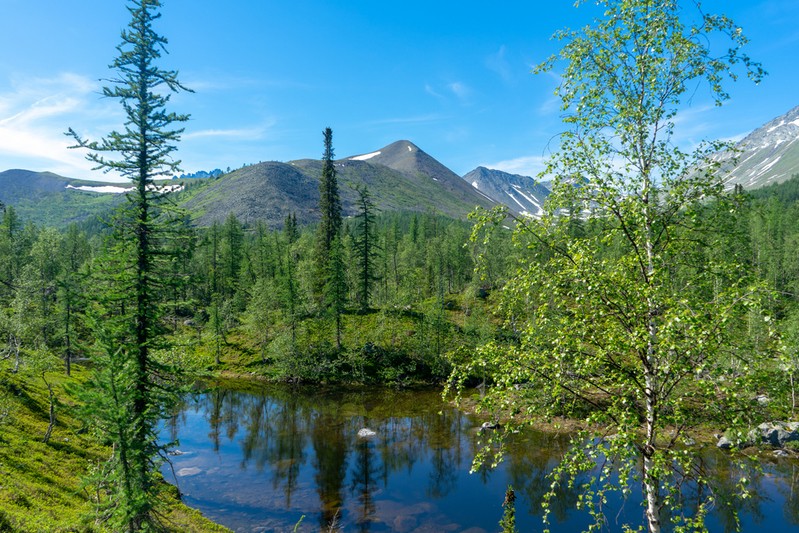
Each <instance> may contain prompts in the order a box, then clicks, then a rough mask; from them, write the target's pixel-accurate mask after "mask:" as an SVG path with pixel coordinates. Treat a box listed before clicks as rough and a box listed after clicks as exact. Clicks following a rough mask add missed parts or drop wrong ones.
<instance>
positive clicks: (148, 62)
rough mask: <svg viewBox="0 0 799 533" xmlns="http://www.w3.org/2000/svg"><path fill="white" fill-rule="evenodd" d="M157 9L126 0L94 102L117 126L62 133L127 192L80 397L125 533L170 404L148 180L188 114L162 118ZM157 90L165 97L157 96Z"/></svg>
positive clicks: (146, 508) (155, 221)
mask: <svg viewBox="0 0 799 533" xmlns="http://www.w3.org/2000/svg"><path fill="white" fill-rule="evenodd" d="M159 8H161V2H160V0H131V1H130V2H129V4H128V6H127V9H128V11H129V12H130V15H131V21H130V23H129V25H128V27H127V28H126V29H125V30H123V31H122V43H121V44H120V45H119V46H118V47H117V50H118V52H119V55H118V56H117V57H116V59H115V60H114V61H113V63H112V64H111V65H110V68H111V69H112V70H113V71H114V72H115V74H116V75H115V77H113V78H112V79H110V80H109V83H110V86H106V87H104V88H103V95H104V96H106V97H108V98H114V99H117V100H119V102H120V104H121V105H122V108H123V109H124V111H125V116H126V121H125V124H124V129H123V130H122V131H112V132H111V133H109V134H108V135H107V136H106V137H105V138H103V139H102V140H100V141H99V142H98V141H88V140H85V139H84V138H82V137H80V136H79V135H78V134H77V133H76V132H75V131H73V130H72V129H71V128H70V130H69V132H68V135H70V136H71V137H72V138H73V139H74V140H75V141H76V145H75V147H76V148H84V149H87V150H89V154H88V155H87V159H89V160H90V161H92V162H93V163H95V164H96V167H95V168H96V169H98V170H103V171H105V172H111V171H113V172H116V173H118V174H120V175H122V176H123V177H126V178H128V179H130V180H132V182H133V185H134V188H133V191H132V192H131V193H129V194H128V197H127V198H128V202H127V205H126V206H124V207H123V208H122V209H121V210H120V212H119V213H118V214H117V216H116V218H115V220H114V235H113V239H114V242H113V243H112V248H111V250H110V251H109V253H108V257H107V258H105V260H104V263H105V266H106V268H105V269H104V273H105V275H106V276H107V277H106V279H105V281H106V284H107V285H106V287H107V290H106V291H105V293H104V294H101V295H100V296H99V298H98V300H99V301H98V303H99V304H100V305H99V306H98V308H99V309H101V311H100V312H99V316H97V317H95V318H94V325H95V335H96V337H97V338H98V341H99V343H100V344H101V345H102V346H103V348H104V349H103V356H102V358H101V361H102V364H100V365H99V367H98V370H97V372H96V373H95V376H94V378H93V380H92V382H91V386H90V390H89V392H88V394H87V397H88V399H89V404H88V406H89V409H90V411H91V414H92V416H93V417H94V418H95V420H96V421H97V423H98V426H99V427H100V428H101V429H102V432H103V437H104V438H105V439H107V440H110V441H111V442H112V443H113V445H114V453H113V455H112V457H111V458H110V460H109V464H108V468H107V469H106V472H107V473H108V474H109V476H108V480H107V481H110V482H111V483H113V484H114V485H115V486H116V488H117V490H116V496H115V498H113V499H112V500H109V501H108V502H107V505H106V507H105V512H106V514H107V516H106V518H107V519H108V520H109V522H110V524H111V526H112V527H113V528H114V529H118V530H127V531H140V530H148V529H152V527H154V526H155V524H156V512H155V510H156V506H157V503H158V497H159V491H160V483H159V482H158V476H157V457H158V455H159V452H161V449H162V448H161V446H160V445H159V444H158V440H157V435H156V430H155V428H156V424H157V422H158V421H159V420H160V419H161V418H162V417H163V416H164V414H165V409H167V408H168V404H169V400H170V399H174V398H173V395H172V394H171V393H172V392H173V390H171V389H172V387H170V385H169V379H168V378H169V376H168V375H167V374H166V373H165V372H164V370H165V369H164V367H162V366H161V365H160V364H159V363H158V362H157V361H156V359H155V358H154V354H153V350H154V348H156V347H158V345H159V342H158V341H159V338H160V337H161V334H162V327H161V322H160V309H159V291H160V290H161V282H162V281H161V279H160V278H161V276H159V268H160V267H161V266H163V265H162V263H163V260H164V259H165V258H164V256H163V254H162V252H163V251H164V249H165V245H164V240H165V239H168V238H169V231H168V226H165V225H164V219H165V215H164V212H163V211H162V210H161V209H159V204H160V201H161V200H162V198H163V195H162V194H161V193H160V192H159V191H158V188H157V186H156V185H155V183H154V181H153V180H154V179H156V178H158V177H164V176H169V175H172V174H174V173H175V172H176V171H178V170H179V164H180V161H178V160H175V159H173V158H172V155H173V152H174V151H175V150H176V149H177V147H176V143H177V141H178V140H179V139H180V135H181V133H182V132H183V129H182V128H175V126H174V125H175V123H179V122H184V121H186V120H188V115H183V114H176V113H172V112H167V110H166V105H167V103H168V102H169V94H170V93H173V92H178V91H186V90H188V89H186V88H185V87H184V86H183V85H181V83H180V82H179V81H178V77H177V72H176V71H171V70H163V69H161V68H159V67H157V66H156V62H157V61H158V60H159V59H160V58H161V54H162V52H165V50H166V48H165V47H166V45H167V39H166V38H165V37H163V36H161V35H159V34H157V33H156V32H155V30H154V29H153V23H154V22H155V21H156V20H157V19H159V18H160V16H161V14H160V13H159V11H158V10H159ZM164 89H166V92H167V94H166V95H164V94H161V92H162V91H164ZM103 154H111V155H109V156H105V155H103ZM109 267H110V268H109Z"/></svg>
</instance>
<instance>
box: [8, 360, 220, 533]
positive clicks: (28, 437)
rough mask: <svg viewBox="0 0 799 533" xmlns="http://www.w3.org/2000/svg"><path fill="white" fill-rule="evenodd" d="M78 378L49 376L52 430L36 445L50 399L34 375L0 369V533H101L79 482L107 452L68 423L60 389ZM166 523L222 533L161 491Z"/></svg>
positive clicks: (71, 419)
mask: <svg viewBox="0 0 799 533" xmlns="http://www.w3.org/2000/svg"><path fill="white" fill-rule="evenodd" d="M84 377H85V372H81V371H78V372H76V373H75V377H73V378H67V377H66V376H64V375H62V374H57V373H52V374H48V381H50V382H51V383H52V384H53V388H54V391H55V395H56V398H57V404H56V416H57V424H56V426H55V429H54V430H53V433H52V436H51V438H50V441H49V442H48V443H47V444H45V443H44V442H42V439H43V437H44V434H45V432H46V429H47V425H48V411H49V399H48V394H47V389H46V387H45V385H44V382H43V381H42V379H41V377H40V376H33V375H23V374H22V373H20V374H12V373H11V372H10V371H9V369H8V368H5V367H4V368H0V531H9V532H25V533H35V532H60V531H64V532H66V531H87V532H89V531H98V532H99V531H106V529H105V528H104V527H103V525H102V524H97V523H95V520H94V517H93V510H94V507H93V504H92V500H91V490H90V489H89V488H87V487H84V484H83V481H82V480H83V478H84V477H85V476H86V475H87V474H88V473H89V471H90V469H91V468H92V467H93V465H97V464H99V463H101V462H103V461H105V460H106V459H107V458H108V456H109V455H110V453H111V450H110V449H109V448H107V447H104V446H101V445H99V444H97V443H96V442H95V441H94V440H93V439H92V438H91V437H90V436H89V434H88V432H87V431H86V428H84V427H83V425H82V423H81V422H80V421H79V420H78V419H77V418H76V417H75V414H74V406H75V402H74V400H73V399H72V398H71V397H70V396H69V394H68V393H67V391H66V388H65V386H67V385H69V384H74V383H77V382H78V381H80V380H81V379H83V378H84ZM164 494H165V500H164V504H165V509H166V512H165V517H164V519H165V524H166V526H167V528H168V529H169V530H171V531H176V532H177V531H197V532H201V531H210V532H213V531H227V529H225V528H222V527H221V526H218V525H216V524H213V523H211V522H209V521H208V520H206V519H204V518H203V517H202V516H201V515H200V514H199V513H198V512H197V511H194V510H192V509H188V508H186V507H185V506H183V505H182V504H180V503H179V502H178V501H177V498H176V491H175V490H174V489H172V487H166V490H165V491H164Z"/></svg>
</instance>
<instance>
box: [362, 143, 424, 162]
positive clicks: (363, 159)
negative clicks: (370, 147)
mask: <svg viewBox="0 0 799 533" xmlns="http://www.w3.org/2000/svg"><path fill="white" fill-rule="evenodd" d="M408 149H410V146H409V147H408ZM380 154H381V152H380V151H379V150H378V151H377V152H372V153H370V154H364V155H356V156H355V157H350V161H366V160H369V159H372V158H373V157H377V156H379V155H380Z"/></svg>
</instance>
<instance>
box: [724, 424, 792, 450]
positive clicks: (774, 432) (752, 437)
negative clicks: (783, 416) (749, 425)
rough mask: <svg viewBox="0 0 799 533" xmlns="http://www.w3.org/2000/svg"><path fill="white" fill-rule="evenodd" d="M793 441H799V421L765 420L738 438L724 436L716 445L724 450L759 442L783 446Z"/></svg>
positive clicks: (777, 446)
mask: <svg viewBox="0 0 799 533" xmlns="http://www.w3.org/2000/svg"><path fill="white" fill-rule="evenodd" d="M793 441H799V422H764V423H762V424H760V425H759V426H757V427H756V428H754V429H752V430H750V431H749V433H747V434H746V436H745V437H743V438H740V439H738V440H733V439H730V438H728V437H725V436H722V437H721V438H719V441H718V443H717V444H716V446H718V447H719V448H721V449H724V450H726V449H729V448H732V447H733V446H735V447H736V448H746V447H749V446H756V445H759V444H768V445H770V446H773V447H774V448H782V447H783V446H785V444H786V443H788V442H793Z"/></svg>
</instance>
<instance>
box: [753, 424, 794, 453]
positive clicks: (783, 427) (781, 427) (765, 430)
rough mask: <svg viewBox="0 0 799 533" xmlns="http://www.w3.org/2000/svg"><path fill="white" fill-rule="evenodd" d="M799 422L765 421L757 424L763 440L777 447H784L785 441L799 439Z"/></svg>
mask: <svg viewBox="0 0 799 533" xmlns="http://www.w3.org/2000/svg"><path fill="white" fill-rule="evenodd" d="M797 430H799V423H797V422H764V423H762V424H760V425H759V426H757V431H758V433H759V435H760V438H761V442H763V443H764V444H770V445H772V446H773V447H775V448H782V447H783V446H785V443H787V442H792V441H796V440H799V431H797Z"/></svg>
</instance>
